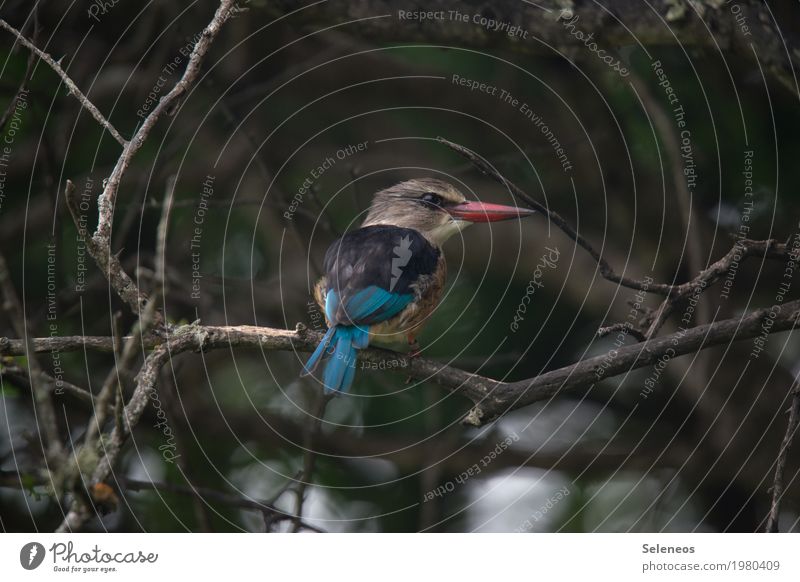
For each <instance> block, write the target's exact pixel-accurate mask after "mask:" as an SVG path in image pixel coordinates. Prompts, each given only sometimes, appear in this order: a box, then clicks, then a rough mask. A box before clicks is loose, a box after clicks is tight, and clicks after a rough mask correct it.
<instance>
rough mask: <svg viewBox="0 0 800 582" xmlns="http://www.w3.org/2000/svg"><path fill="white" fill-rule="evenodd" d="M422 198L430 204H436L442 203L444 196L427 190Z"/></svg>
mask: <svg viewBox="0 0 800 582" xmlns="http://www.w3.org/2000/svg"><path fill="white" fill-rule="evenodd" d="M420 200H421V201H422V202H426V203H428V204H433V205H434V206H441V205H442V197H441V196H439V195H438V194H434V193H433V192H426V193H425V194H423V195H422V196H421V197H420Z"/></svg>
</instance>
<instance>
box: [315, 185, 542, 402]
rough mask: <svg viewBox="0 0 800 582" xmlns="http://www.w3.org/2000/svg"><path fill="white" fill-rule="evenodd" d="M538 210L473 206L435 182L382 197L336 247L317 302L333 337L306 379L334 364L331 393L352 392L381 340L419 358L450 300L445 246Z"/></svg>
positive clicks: (327, 380) (326, 380) (327, 376)
mask: <svg viewBox="0 0 800 582" xmlns="http://www.w3.org/2000/svg"><path fill="white" fill-rule="evenodd" d="M534 212H535V211H533V210H528V209H523V208H517V207H515V206H501V205H499V204H487V203H483V202H468V201H467V200H466V198H465V197H464V195H463V194H462V193H461V192H459V191H458V190H457V189H456V188H455V187H454V186H452V185H450V184H448V183H447V182H443V181H441V180H437V179H434V178H422V179H416V180H408V181H406V182H401V183H400V184H396V185H395V186H392V187H391V188H387V189H385V190H381V191H380V192H378V193H377V194H375V197H374V199H373V201H372V205H371V206H370V209H369V212H368V213H367V218H366V220H364V224H362V225H361V228H358V229H356V230H354V231H352V232H349V233H347V234H346V235H344V236H343V237H342V238H340V239H339V240H337V241H336V242H334V243H333V244H332V245H331V246H330V248H329V249H328V252H327V253H326V254H325V262H324V270H325V275H324V276H323V277H322V278H321V279H320V280H319V281H318V282H317V284H316V286H315V287H314V297H315V299H316V301H317V303H318V304H319V306H320V308H321V309H322V310H323V311H324V313H325V319H326V321H327V323H328V331H327V333H326V334H325V336H324V337H323V338H322V341H321V342H320V344H319V346H318V347H317V349H316V350H315V351H314V353H313V354H312V355H311V357H310V358H309V360H308V362H307V363H306V366H305V370H304V373H303V375H306V374H311V373H313V372H314V371H315V369H316V368H317V366H318V364H319V363H320V361H321V360H322V359H323V357H327V361H326V362H325V369H324V372H323V375H322V381H323V384H324V385H325V392H326V393H328V392H347V390H348V389H349V388H350V385H351V384H352V383H353V378H354V376H355V369H356V358H357V350H359V349H362V348H365V347H367V345H369V344H370V343H372V342H373V341H377V342H378V343H393V342H397V341H398V340H405V341H407V342H408V344H409V346H410V347H411V356H412V357H414V356H416V355H418V354H419V344H418V343H417V339H416V338H417V336H418V334H419V332H420V330H421V328H422V326H423V325H424V324H425V322H426V320H427V319H428V317H429V316H430V315H431V313H432V312H433V310H434V309H435V308H436V305H437V304H438V303H439V300H440V299H441V296H442V291H443V290H444V283H445V277H446V273H447V268H446V265H445V260H444V255H443V254H442V250H441V248H440V247H441V245H442V243H444V242H445V241H446V240H447V239H448V238H450V237H451V236H452V235H453V234H455V233H457V232H459V231H461V230H463V229H464V228H466V227H467V226H469V225H470V224H472V223H475V222H496V221H499V220H508V219H514V218H522V217H524V216H528V215H530V214H533V213H534Z"/></svg>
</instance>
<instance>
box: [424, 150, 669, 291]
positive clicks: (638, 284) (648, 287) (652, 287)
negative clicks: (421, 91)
mask: <svg viewBox="0 0 800 582" xmlns="http://www.w3.org/2000/svg"><path fill="white" fill-rule="evenodd" d="M436 139H437V140H438V141H439V142H441V143H443V144H444V145H446V146H447V147H449V148H450V149H452V150H453V151H455V152H457V153H458V154H460V155H462V156H463V157H465V158H466V159H468V160H469V161H470V162H472V165H474V166H475V167H476V168H477V169H478V170H479V171H480V172H482V173H483V174H485V175H486V176H488V177H490V178H492V179H493V180H496V181H497V182H499V183H500V184H502V185H503V186H504V187H505V188H506V189H507V190H509V191H510V192H511V193H513V194H514V196H516V197H518V198H521V199H522V200H524V201H525V202H526V203H527V204H528V205H529V206H531V208H533V209H534V210H537V211H539V212H541V213H542V214H544V215H545V216H547V217H548V218H549V219H550V221H551V222H552V223H553V224H555V225H556V226H557V227H558V228H559V229H560V230H561V231H562V232H563V233H564V234H566V235H567V236H568V237H569V238H571V239H572V240H573V241H575V243H577V244H578V246H580V247H582V248H583V249H584V250H585V251H586V252H588V253H589V254H590V255H591V256H592V258H593V259H594V260H595V261H596V262H597V265H598V267H599V268H600V275H602V277H603V278H604V279H608V280H609V281H611V282H613V283H618V284H620V285H622V286H624V287H629V288H630V289H637V290H639V291H651V292H653V293H658V294H660V295H669V294H670V293H672V291H673V289H674V286H673V285H667V284H664V283H646V282H644V281H638V280H636V279H631V278H629V277H623V276H621V275H618V274H617V273H616V272H615V271H614V269H612V268H611V265H610V264H609V263H608V261H606V260H605V259H604V258H603V257H602V255H601V254H600V253H599V252H597V250H595V248H594V247H593V246H592V244H591V243H590V242H589V241H587V240H586V239H585V238H584V237H583V236H582V235H580V234H579V233H578V232H577V231H576V230H575V229H574V228H572V226H570V224H569V223H568V222H567V221H566V220H564V219H563V218H562V217H561V215H560V214H558V212H556V211H555V210H551V209H549V208H547V207H546V206H545V205H544V204H542V203H541V202H539V201H538V200H536V199H535V198H533V197H531V196H529V195H528V194H527V193H526V192H524V191H523V190H522V189H520V188H519V187H518V186H517V185H516V184H514V183H513V182H512V181H511V180H509V179H508V178H506V177H505V176H503V175H502V174H500V172H498V171H497V169H496V168H495V167H494V166H493V165H492V164H491V163H489V162H488V161H487V160H486V159H485V158H483V157H481V156H480V155H478V154H476V153H475V152H473V151H472V150H471V149H469V148H467V147H464V146H462V145H460V144H457V143H453V142H451V141H448V140H446V139H444V138H443V137H437V138H436Z"/></svg>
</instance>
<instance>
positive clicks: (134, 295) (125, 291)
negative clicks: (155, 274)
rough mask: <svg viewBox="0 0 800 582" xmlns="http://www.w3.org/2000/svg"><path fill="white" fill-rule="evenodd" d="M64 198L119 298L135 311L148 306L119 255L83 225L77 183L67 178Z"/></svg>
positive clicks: (88, 247) (101, 269)
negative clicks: (113, 252) (95, 237)
mask: <svg viewBox="0 0 800 582" xmlns="http://www.w3.org/2000/svg"><path fill="white" fill-rule="evenodd" d="M64 199H65V200H66V204H67V208H68V209H69V212H70V215H71V216H72V220H73V222H74V223H75V227H76V228H77V229H78V234H79V235H80V236H81V238H82V239H83V241H84V242H85V243H86V250H88V251H89V254H90V255H91V256H92V258H93V259H94V260H95V262H96V263H97V266H98V267H99V268H100V271H101V272H102V273H103V276H104V277H105V278H106V279H107V280H108V282H109V284H110V285H111V287H112V288H113V289H114V291H116V292H117V295H118V296H119V298H120V299H122V300H123V301H124V302H125V303H127V304H128V305H129V306H130V307H131V309H132V310H133V312H134V313H140V312H141V311H142V310H144V309H145V308H146V306H147V299H148V298H147V296H146V295H145V294H144V293H142V292H141V291H140V290H139V287H138V286H137V285H136V283H134V282H133V279H131V277H130V275H128V274H127V273H126V272H125V269H123V268H122V263H120V261H119V257H117V255H113V254H111V250H110V247H108V246H103V245H100V244H98V243H97V242H96V241H95V240H94V239H93V238H92V237H91V236H89V234H88V232H87V230H86V228H85V227H83V226H81V224H85V223H84V222H83V221H82V219H81V215H80V209H79V207H78V201H77V200H76V199H75V185H74V184H73V183H72V181H70V180H67V185H66V187H65V189H64Z"/></svg>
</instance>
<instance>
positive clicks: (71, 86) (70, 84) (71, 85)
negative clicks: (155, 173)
mask: <svg viewBox="0 0 800 582" xmlns="http://www.w3.org/2000/svg"><path fill="white" fill-rule="evenodd" d="M0 28H5V29H6V30H7V31H8V32H10V33H11V34H13V35H14V36H16V37H17V40H18V41H19V42H20V44H21V45H22V46H24V47H25V48H27V49H28V50H30V51H31V52H32V53H34V54H35V55H36V56H37V57H39V58H40V59H42V60H43V61H44V62H45V63H47V65H48V66H49V67H50V68H51V69H53V71H54V72H55V73H56V74H57V75H58V76H59V77H61V81H62V82H63V83H64V85H66V86H67V90H68V91H69V92H70V93H72V94H73V95H74V96H75V98H76V99H77V100H78V101H79V102H80V104H81V105H82V106H83V108H84V109H86V111H88V112H89V113H91V115H92V117H94V118H95V119H96V120H97V122H98V123H99V124H100V125H102V126H103V127H105V128H106V129H107V130H108V133H110V134H111V135H112V136H113V137H114V139H115V140H117V142H119V144H120V145H121V146H122V147H126V146H127V145H128V142H127V141H126V140H125V138H124V137H122V136H121V135H120V133H119V132H118V131H117V129H116V128H115V127H114V126H113V125H111V122H109V121H108V120H107V119H106V118H105V117H103V114H102V113H100V110H99V109H98V108H97V107H95V105H94V103H92V102H91V101H89V98H88V97H87V96H86V95H84V94H83V92H82V91H81V90H80V89H78V86H77V85H76V84H75V82H74V81H73V80H72V79H70V77H69V75H67V72H66V71H65V70H64V69H62V68H61V65H59V64H58V62H57V61H56V60H55V59H53V57H51V56H50V55H48V54H47V53H46V52H44V51H43V50H41V49H39V48H38V47H37V46H36V45H35V44H33V43H32V42H31V41H29V40H28V39H27V38H25V37H24V36H23V35H22V33H21V32H20V31H18V30H17V29H16V28H14V27H13V26H11V25H10V24H9V23H8V22H6V21H5V20H3V19H2V18H0Z"/></svg>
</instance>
